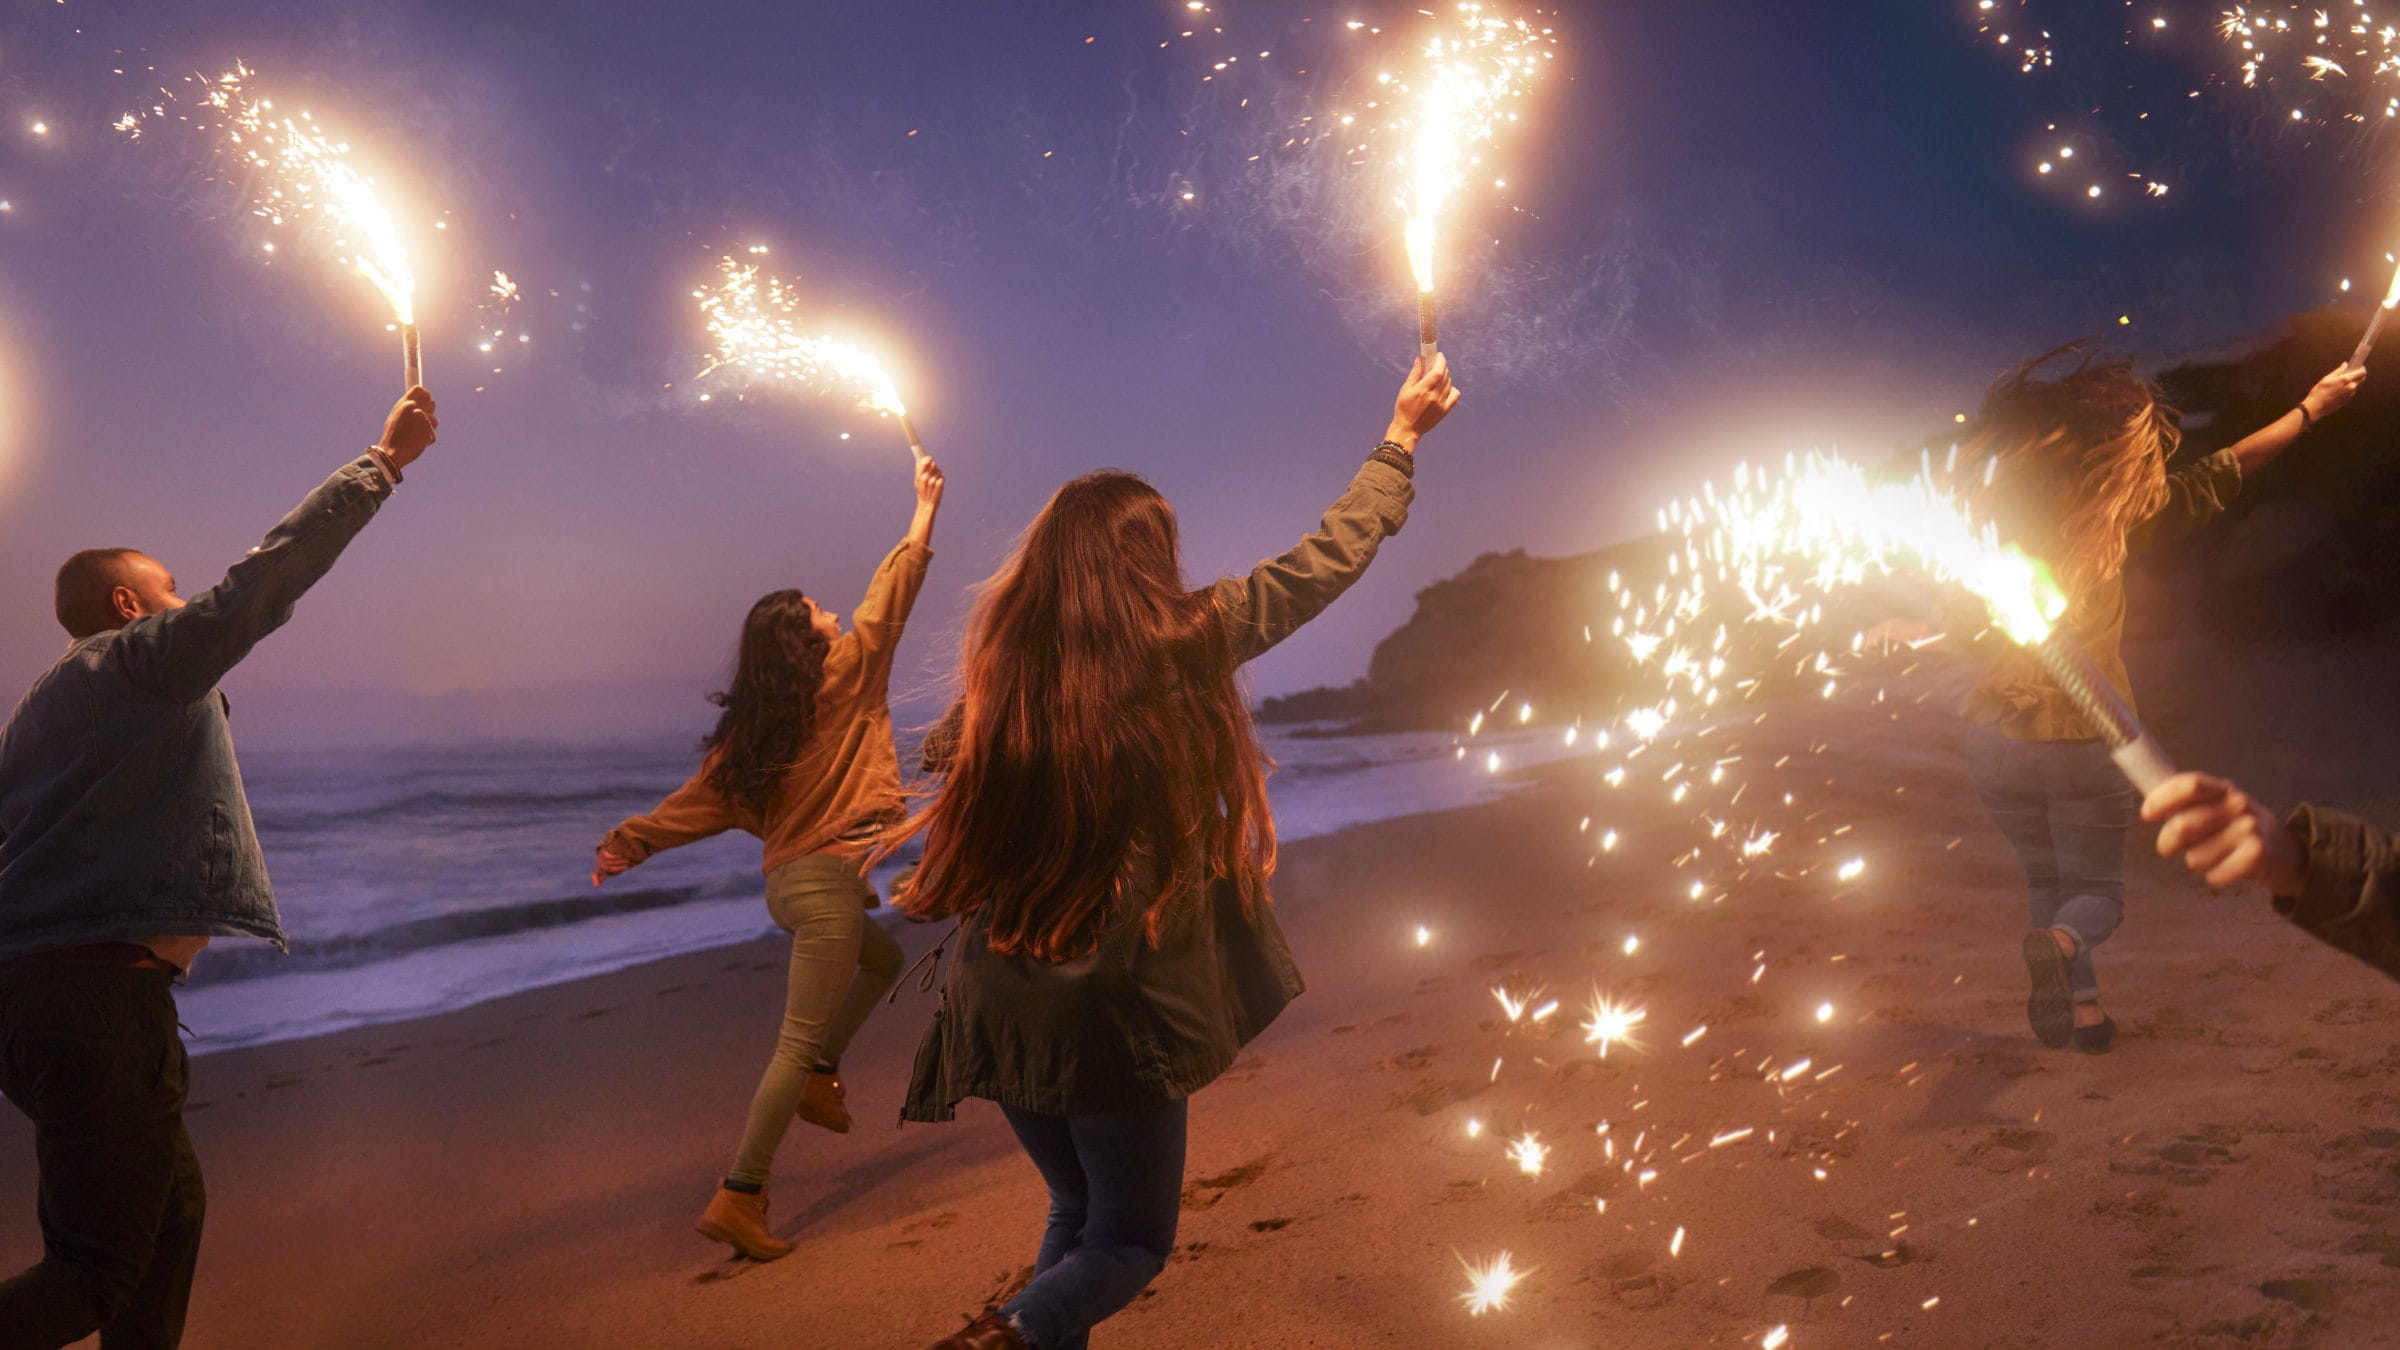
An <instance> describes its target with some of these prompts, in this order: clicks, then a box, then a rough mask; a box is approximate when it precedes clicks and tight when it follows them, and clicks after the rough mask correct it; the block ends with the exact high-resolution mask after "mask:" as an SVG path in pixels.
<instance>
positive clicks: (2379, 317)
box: [2350, 263, 2400, 370]
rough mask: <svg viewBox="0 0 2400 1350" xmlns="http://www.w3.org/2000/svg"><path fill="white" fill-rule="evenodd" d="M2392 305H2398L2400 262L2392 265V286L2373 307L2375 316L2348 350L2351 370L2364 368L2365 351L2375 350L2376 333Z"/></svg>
mask: <svg viewBox="0 0 2400 1350" xmlns="http://www.w3.org/2000/svg"><path fill="white" fill-rule="evenodd" d="M2394 305H2400V263H2395V264H2394V265H2393V267H2392V288H2391V289H2390V290H2388V291H2385V292H2384V293H2383V303H2382V304H2380V305H2378V306H2376V307H2375V317H2374V318H2372V319H2369V320H2368V321H2367V331H2366V333H2365V334H2364V335H2362V336H2361V337H2360V338H2359V340H2358V345H2357V346H2356V347H2353V348H2351V350H2350V366H2351V368H2352V369H2353V370H2363V369H2365V368H2366V364H2367V353H2368V352H2371V351H2373V350H2375V338H2376V335H2377V334H2379V333H2381V332H2382V331H2383V321H2384V319H2385V317H2386V316H2388V315H2389V314H2390V313H2391V312H2392V306H2394Z"/></svg>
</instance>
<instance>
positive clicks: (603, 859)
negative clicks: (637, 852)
mask: <svg viewBox="0 0 2400 1350" xmlns="http://www.w3.org/2000/svg"><path fill="white" fill-rule="evenodd" d="M592 857H593V862H592V884H593V885H594V886H597V885H599V884H600V883H601V882H603V881H606V880H608V879H609V878H610V877H613V876H615V875H617V874H618V873H619V872H622V871H624V870H625V869H626V868H628V867H631V866H633V859H631V858H628V857H626V856H625V855H624V854H622V853H612V852H610V851H609V848H608V845H606V844H602V845H601V846H600V847H599V848H597V849H595V850H594V851H593V854H592Z"/></svg>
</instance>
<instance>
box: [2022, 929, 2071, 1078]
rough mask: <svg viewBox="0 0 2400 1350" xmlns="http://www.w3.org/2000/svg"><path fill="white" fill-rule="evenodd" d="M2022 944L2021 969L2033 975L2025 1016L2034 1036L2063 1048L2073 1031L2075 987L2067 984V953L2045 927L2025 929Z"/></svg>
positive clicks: (2050, 1045)
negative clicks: (2026, 931)
mask: <svg viewBox="0 0 2400 1350" xmlns="http://www.w3.org/2000/svg"><path fill="white" fill-rule="evenodd" d="M2024 945H2025V973H2026V974H2028V975H2030V976H2032V977H2033V993H2032V994H2030V995H2028V996H2027V997H2026V999H2025V1020H2026V1021H2027V1022H2030V1023H2032V1024H2033V1035H2034V1039H2036V1040H2038V1041H2040V1042H2041V1043H2042V1044H2044V1045H2046V1046H2049V1047H2050V1048H2051V1049H2053V1050H2063V1049H2065V1048H2066V1046H2067V1042H2068V1040H2069V1039H2071V1038H2072V1037H2073V1036H2074V1034H2075V991H2074V990H2073V989H2071V988H2069V987H2068V984H2067V954H2066V953H2065V952H2062V951H2060V950H2059V949H2058V940H2057V939H2055V938H2053V937H2051V936H2050V930H2049V929H2046V928H2036V929H2034V930H2033V931H2032V932H2030V933H2027V934H2026V935H2025V944H2024Z"/></svg>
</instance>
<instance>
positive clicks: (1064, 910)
mask: <svg viewBox="0 0 2400 1350" xmlns="http://www.w3.org/2000/svg"><path fill="white" fill-rule="evenodd" d="M979 589H980V595H979V597H978V599H977V602H976V605H975V610H974V613H973V615H972V617H971V618H970V619H969V621H968V625H967V635H966V643H965V654H964V659H963V661H962V663H961V678H962V682H963V687H962V690H961V696H960V714H959V715H960V722H959V734H958V739H957V742H956V744H955V746H954V747H953V748H952V749H951V751H950V755H949V772H948V777H947V780H946V781H945V782H944V784H943V785H942V787H941V788H940V789H938V790H937V791H936V792H935V794H934V795H933V798H932V800H931V802H930V803H929V804H928V805H927V806H925V807H924V809H922V810H921V811H919V812H918V813H917V814H916V815H915V816H914V817H913V818H912V819H911V820H910V821H909V822H908V823H907V824H906V825H905V826H903V827H902V828H901V830H900V831H899V832H898V833H897V835H896V836H895V837H894V839H893V840H892V842H893V843H896V842H897V841H898V839H900V838H906V837H908V836H909V835H911V834H915V833H918V832H920V831H921V832H922V833H923V834H924V837H925V855H924V861H923V862H922V863H921V864H920V865H919V867H918V869H917V873H916V878H915V882H914V885H913V887H912V888H911V889H910V891H909V892H908V893H907V894H905V895H904V896H902V897H901V898H900V899H899V900H898V902H897V903H898V904H899V905H900V907H901V908H902V909H904V910H906V911H907V912H909V913H911V914H913V915H917V916H919V917H933V916H942V915H949V914H979V915H981V916H982V919H983V924H984V927H985V928H986V930H987V932H988V935H989V942H990V945H991V948H992V950H993V951H996V952H1000V953H1003V954H1008V955H1023V956H1028V957H1032V958H1035V959H1038V960H1043V961H1063V960H1067V959H1070V958H1072V957H1076V956H1080V955H1083V954H1085V953H1088V952H1090V951H1091V950H1093V948H1094V947H1096V946H1097V945H1098V943H1099V941H1100V938H1101V934H1102V932H1103V930H1105V929H1107V928H1108V927H1110V926H1111V925H1112V924H1114V923H1116V922H1119V921H1124V920H1130V919H1131V918H1132V917H1133V915H1134V914H1135V913H1136V912H1137V911H1138V912H1139V913H1140V914H1141V916H1142V920H1143V923H1144V925H1145V935H1146V937H1147V939H1148V940H1149V941H1151V942H1156V941H1157V940H1158V937H1159V935H1160V933H1161V931H1162V929H1163V926H1164V924H1165V922H1166V920H1167V918H1168V916H1169V915H1170V914H1171V913H1172V912H1173V909H1174V906H1175V904H1176V902H1177V900H1178V898H1179V897H1182V896H1185V895H1188V894H1189V893H1190V892H1191V891H1192V890H1193V889H1194V888H1197V887H1202V886H1206V885H1211V884H1215V883H1218V882H1231V883H1232V884H1233V885H1234V886H1236V887H1237V888H1238V890H1239V892H1240V896H1241V903H1242V911H1243V913H1244V914H1245V915H1246V916H1252V917H1255V914H1256V907H1257V906H1258V905H1259V904H1261V903H1264V900H1265V896H1266V881H1267V878H1268V877H1269V876H1270V875H1272V874H1273V872H1274V870H1275V823H1274V817H1273V815H1272V814H1271V813H1270V811H1269V809H1268V806H1267V789H1266V761H1265V755H1264V754H1263V752H1262V751H1261V750H1260V749H1259V745H1258V741H1257V738H1256V735H1255V734H1254V733H1253V731H1252V728H1251V724H1250V713H1249V709H1248V708H1247V707H1246V706H1245V705H1244V704H1243V701H1242V697H1241V693H1240V690H1239V689H1238V687H1237V684H1236V680H1235V663H1234V660H1233V653H1232V646H1231V641H1230V638H1229V635H1228V634H1227V632H1226V630H1225V624H1224V621H1223V616H1222V615H1221V613H1220V612H1219V610H1218V607H1217V605H1216V602H1215V601H1214V599H1213V598H1212V597H1211V596H1210V594H1209V592H1207V591H1205V590H1200V591H1195V590H1192V589H1190V588H1189V587H1188V586H1186V585H1185V584H1184V580H1183V566H1182V562H1181V559H1180V557H1179V555H1178V550H1177V543H1176V529H1175V512H1174V509H1173V508H1171V507H1170V506H1168V505H1167V501H1166V498H1164V497H1162V496H1160V495H1159V494H1158V490H1157V489H1156V488H1153V487H1151V486H1150V485H1149V484H1148V483H1146V482H1144V481H1143V480H1142V479H1140V478H1138V477H1136V476H1134V475H1132V474H1129V473H1119V472H1114V471H1109V472H1102V473H1095V474H1089V475H1086V476H1085V477H1082V478H1078V479H1076V480H1075V481H1073V482H1071V483H1069V484H1067V485H1066V486H1065V487H1062V488H1060V489H1059V490H1058V492H1057V494H1056V495H1054V496H1053V497H1051V499H1050V502H1049V504H1048V505H1047V506H1045V507H1043V508H1042V512H1041V514H1040V515H1039V516H1036V517H1035V518H1034V521H1033V523H1032V524H1031V525H1030V526H1028V527H1026V530H1025V534H1024V537H1023V538H1022V539H1020V540H1019V541H1018V543H1017V546H1016V549H1015V551H1014V552H1013V553H1012V554H1011V555H1010V557H1009V558H1008V560H1007V561H1006V562H1005V563H1003V564H1002V565H1001V567H1000V570H999V571H998V572H996V573H994V574H993V575H992V576H991V578H990V579H989V580H987V581H985V582H984V583H983V585H982V586H981V587H980V588H979ZM1137 887H1138V888H1139V889H1138V891H1137V889H1136V888H1137Z"/></svg>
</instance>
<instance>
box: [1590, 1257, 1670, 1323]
mask: <svg viewBox="0 0 2400 1350" xmlns="http://www.w3.org/2000/svg"><path fill="white" fill-rule="evenodd" d="M1654 1261H1655V1258H1653V1257H1652V1255H1651V1254H1650V1253H1649V1252H1647V1251H1622V1252H1618V1253H1617V1254H1616V1255H1614V1256H1611V1257H1609V1258H1608V1259H1607V1260H1605V1261H1601V1262H1598V1263H1597V1264H1595V1265H1594V1266H1592V1267H1591V1268H1590V1275H1589V1278H1592V1279H1594V1280H1597V1281H1599V1282H1600V1283H1601V1284H1604V1285H1606V1286H1608V1296H1609V1297H1610V1298H1613V1299H1615V1300H1616V1301H1617V1302H1618V1303H1619V1304H1620V1305H1622V1306H1624V1307H1627V1308H1635V1309H1643V1308H1663V1307H1665V1306H1666V1305H1668V1304H1670V1303H1672V1302H1674V1301H1675V1277H1674V1276H1673V1275H1671V1274H1669V1273H1667V1272H1666V1271H1664V1270H1661V1269H1659V1268H1658V1267H1657V1265H1656V1264H1654Z"/></svg>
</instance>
